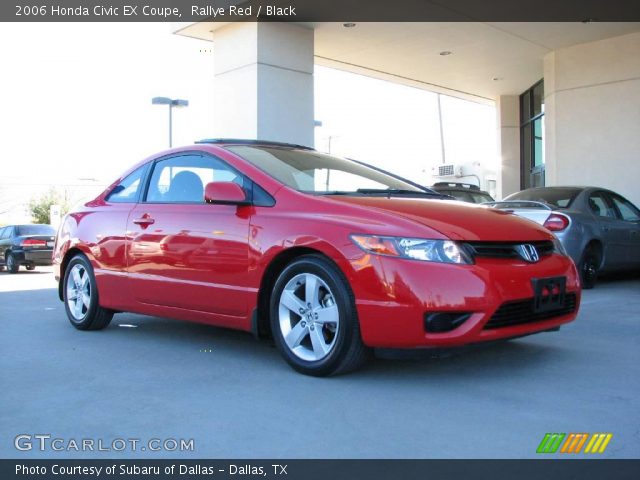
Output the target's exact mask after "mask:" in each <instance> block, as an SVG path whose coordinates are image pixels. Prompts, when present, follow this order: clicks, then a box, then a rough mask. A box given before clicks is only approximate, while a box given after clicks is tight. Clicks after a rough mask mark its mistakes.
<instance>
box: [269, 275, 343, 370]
mask: <svg viewBox="0 0 640 480" xmlns="http://www.w3.org/2000/svg"><path fill="white" fill-rule="evenodd" d="M278 316H279V317H278V319H279V325H280V331H281V332H282V337H283V339H284V342H285V344H286V345H287V347H288V348H289V350H290V351H291V352H292V353H293V354H294V355H295V356H297V357H298V358H300V359H302V360H305V361H311V362H315V361H319V360H322V359H324V358H325V357H327V355H329V353H331V350H332V349H333V347H334V346H335V344H336V340H337V338H338V332H339V328H338V325H339V323H340V312H339V310H338V306H337V305H336V302H335V299H334V296H333V293H332V292H331V289H330V288H329V286H328V285H327V284H326V283H325V282H324V281H323V280H322V279H321V278H320V277H318V276H317V275H314V274H312V273H301V274H298V275H296V276H294V277H293V278H292V279H291V280H289V281H288V282H287V284H286V285H285V287H284V289H283V291H282V294H281V295H280V302H279V306H278Z"/></svg>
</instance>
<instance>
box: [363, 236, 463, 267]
mask: <svg viewBox="0 0 640 480" xmlns="http://www.w3.org/2000/svg"><path fill="white" fill-rule="evenodd" d="M351 240H353V242H354V243H355V244H356V245H358V246H359V247H360V248H362V249H363V250H364V251H365V252H368V253H375V254H377V255H387V256H392V257H403V258H410V259H413V260H422V261H425V262H438V263H457V264H471V263H473V258H472V257H471V255H469V254H468V253H467V251H466V250H465V249H464V247H462V246H461V245H460V244H458V243H457V242H454V241H452V240H429V239H425V238H406V237H381V236H376V235H351Z"/></svg>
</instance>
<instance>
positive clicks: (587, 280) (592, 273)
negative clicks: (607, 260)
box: [579, 246, 600, 290]
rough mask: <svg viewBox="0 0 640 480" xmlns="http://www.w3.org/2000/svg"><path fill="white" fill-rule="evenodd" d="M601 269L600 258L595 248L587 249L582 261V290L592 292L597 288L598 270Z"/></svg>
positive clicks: (580, 267)
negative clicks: (591, 290)
mask: <svg viewBox="0 0 640 480" xmlns="http://www.w3.org/2000/svg"><path fill="white" fill-rule="evenodd" d="M599 268H600V256H599V255H598V252H597V251H596V249H595V248H593V247H591V246H589V247H587V248H586V249H585V251H584V253H583V254H582V259H581V260H580V265H579V269H580V279H581V280H582V288H583V289H585V290H590V289H592V288H593V287H595V286H596V282H597V280H598V270H599Z"/></svg>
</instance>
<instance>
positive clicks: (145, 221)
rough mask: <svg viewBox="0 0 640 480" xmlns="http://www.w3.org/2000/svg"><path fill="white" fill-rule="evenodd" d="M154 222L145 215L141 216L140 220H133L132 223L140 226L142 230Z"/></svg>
mask: <svg viewBox="0 0 640 480" xmlns="http://www.w3.org/2000/svg"><path fill="white" fill-rule="evenodd" d="M155 222H156V221H155V220H154V219H153V218H151V217H150V216H149V215H147V214H145V215H143V216H142V217H141V218H136V219H135V220H133V223H135V224H136V225H140V226H141V227H142V228H145V227H148V226H149V225H152V224H154V223H155Z"/></svg>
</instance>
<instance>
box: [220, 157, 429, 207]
mask: <svg viewBox="0 0 640 480" xmlns="http://www.w3.org/2000/svg"><path fill="white" fill-rule="evenodd" d="M226 148H227V150H230V151H232V152H233V153H235V154H236V155H239V156H240V157H242V158H244V159H245V160H247V161H249V162H251V163H252V164H254V165H255V166H256V167H258V168H260V169H262V170H263V171H265V172H266V173H268V174H269V175H271V176H272V177H273V178H275V179H276V180H278V181H280V182H282V183H284V184H285V185H287V186H289V187H291V188H295V189H296V190H299V191H301V192H307V193H318V194H345V193H347V194H348V193H353V194H372V193H380V192H381V191H384V192H386V191H390V192H391V193H413V194H423V195H433V193H430V192H429V190H426V189H420V188H418V187H417V186H415V185H412V184H411V183H407V182H405V181H403V180H401V179H400V178H395V177H393V176H391V175H387V174H386V173H384V172H381V171H378V170H376V169H373V168H370V167H367V166H365V165H362V164H360V163H357V162H354V161H352V160H346V159H342V158H337V157H332V156H330V155H325V154H323V153H320V152H316V151H314V150H294V149H289V148H278V147H266V146H264V147H263V146H246V145H238V146H236V145H234V146H227V147H226Z"/></svg>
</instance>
